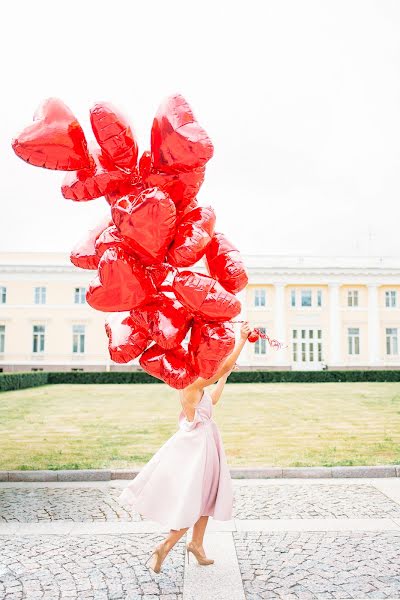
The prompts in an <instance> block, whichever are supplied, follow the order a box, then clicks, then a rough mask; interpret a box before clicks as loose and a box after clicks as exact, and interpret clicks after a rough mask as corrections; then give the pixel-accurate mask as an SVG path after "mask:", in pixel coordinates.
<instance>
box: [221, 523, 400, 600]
mask: <svg viewBox="0 0 400 600" xmlns="http://www.w3.org/2000/svg"><path fill="white" fill-rule="evenodd" d="M233 537H234V540H235V545H236V551H237V555H238V560H239V566H240V572H241V574H242V581H243V585H244V590H245V594H246V600H261V599H264V598H284V600H291V599H296V600H297V599H300V598H301V599H302V600H306V599H314V598H318V599H322V598H358V599H360V598H361V599H363V598H400V531H398V532H394V531H393V532H391V531H390V532H387V531H385V532H329V533H325V532H321V533H320V532H318V533H310V532H301V533H297V532H296V533H295V532H290V533H286V532H285V533H270V534H266V533H259V532H246V533H238V532H234V533H233Z"/></svg>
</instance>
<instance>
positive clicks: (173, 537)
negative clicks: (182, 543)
mask: <svg viewBox="0 0 400 600" xmlns="http://www.w3.org/2000/svg"><path fill="white" fill-rule="evenodd" d="M188 529H189V527H183V529H171V530H170V532H169V534H168V535H167V537H166V538H165V540H164V541H163V542H161V544H160V546H162V547H163V550H164V552H165V553H166V554H167V553H168V552H169V551H170V550H171V548H173V547H174V546H175V544H176V542H179V540H180V539H181V537H182V536H183V535H185V533H186V532H187V530H188Z"/></svg>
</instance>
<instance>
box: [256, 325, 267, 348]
mask: <svg viewBox="0 0 400 600" xmlns="http://www.w3.org/2000/svg"><path fill="white" fill-rule="evenodd" d="M257 329H259V330H260V332H261V333H267V330H266V328H265V327H257ZM254 354H267V340H266V339H263V338H261V337H259V338H258V340H257V341H256V343H255V344H254Z"/></svg>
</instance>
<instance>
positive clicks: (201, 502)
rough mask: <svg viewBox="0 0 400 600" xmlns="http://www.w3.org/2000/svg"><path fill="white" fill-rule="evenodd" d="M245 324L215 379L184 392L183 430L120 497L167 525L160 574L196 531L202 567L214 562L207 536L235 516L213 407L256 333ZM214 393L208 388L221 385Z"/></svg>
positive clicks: (158, 556)
mask: <svg viewBox="0 0 400 600" xmlns="http://www.w3.org/2000/svg"><path fill="white" fill-rule="evenodd" d="M250 331H251V330H250V327H249V325H248V323H247V322H246V321H245V322H244V323H243V324H242V327H241V330H240V338H239V340H238V341H237V342H236V344H235V348H234V350H233V352H232V353H231V354H230V355H229V356H228V358H226V359H225V361H224V362H223V363H222V365H221V366H220V368H219V369H218V371H217V373H215V375H214V377H212V378H211V379H203V378H202V377H199V378H197V379H196V380H195V381H194V383H192V384H191V385H188V386H187V387H186V388H184V389H183V390H181V391H180V401H181V404H182V411H181V413H180V415H179V429H178V431H177V432H176V433H175V434H174V435H173V436H172V437H171V438H169V440H167V441H166V442H165V444H164V445H163V446H161V448H160V449H159V450H158V451H157V452H156V453H155V454H154V455H153V456H152V458H151V459H150V460H149V462H148V463H147V464H146V465H145V466H144V467H143V468H142V469H141V471H140V472H139V474H138V475H137V476H136V477H135V479H134V480H133V481H132V483H130V484H129V485H128V486H127V487H126V488H125V489H124V491H123V492H122V494H121V495H120V498H119V499H120V501H121V502H123V503H126V504H127V505H128V506H131V507H133V508H134V509H135V510H136V511H137V512H139V514H141V515H142V516H144V517H147V518H149V519H152V520H154V521H158V522H159V523H161V524H163V525H166V526H167V527H168V528H169V529H170V532H169V534H168V536H167V537H166V538H165V540H163V542H161V544H159V545H158V546H157V547H156V548H155V549H154V550H153V552H152V554H151V557H150V558H153V560H152V562H151V565H150V568H151V569H152V570H153V571H154V572H155V573H159V572H160V568H161V564H162V562H163V560H164V559H165V557H166V556H167V554H168V552H169V551H170V550H171V548H173V546H174V545H175V544H176V543H177V542H178V541H179V540H180V538H181V537H182V536H183V535H184V534H185V533H186V531H187V530H188V529H189V528H190V527H193V535H192V541H191V542H189V543H188V544H187V546H186V551H187V557H188V560H189V552H192V553H193V554H194V556H195V557H196V558H197V561H198V562H199V564H201V565H209V564H212V563H213V562H214V561H213V560H212V559H208V558H207V557H206V555H205V552H204V548H203V538H204V533H205V530H206V527H207V523H208V518H209V516H213V517H214V518H215V519H218V520H221V521H227V520H229V519H231V518H232V507H233V488H232V481H231V476H230V472H229V468H228V464H227V461H226V456H225V452H224V447H223V443H222V438H221V434H220V432H219V429H218V427H217V424H216V423H215V421H214V420H213V419H212V406H213V405H214V404H216V403H217V402H218V400H219V398H220V396H221V394H222V390H223V389H224V385H225V382H226V380H227V378H228V376H229V373H230V372H231V371H232V369H233V368H234V366H235V363H236V360H237V358H238V356H239V354H240V353H241V351H242V349H243V347H244V345H245V343H246V340H247V338H248V336H249V334H250ZM217 381H218V383H217V385H216V386H215V387H214V388H213V390H212V391H211V392H208V391H207V390H206V389H205V388H206V387H207V386H209V385H211V384H213V383H215V382H217Z"/></svg>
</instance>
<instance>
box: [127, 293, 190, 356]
mask: <svg viewBox="0 0 400 600" xmlns="http://www.w3.org/2000/svg"><path fill="white" fill-rule="evenodd" d="M131 316H132V319H133V321H134V322H135V323H136V325H137V326H138V327H141V328H142V329H145V330H146V331H148V333H149V335H150V337H151V338H152V339H153V340H154V341H155V342H156V343H157V344H158V345H159V346H161V347H162V348H164V349H166V350H169V349H170V348H174V347H175V346H178V345H179V344H180V343H181V342H182V341H183V339H184V338H185V336H186V334H187V332H188V331H189V329H190V325H191V323H192V317H191V315H190V314H189V313H188V311H187V310H186V308H184V307H183V306H182V304H181V303H180V302H179V300H176V298H175V299H173V298H168V297H167V296H165V295H164V294H162V293H160V294H158V295H157V296H156V297H154V298H153V299H152V300H151V301H150V302H147V303H146V304H145V305H144V306H142V307H140V308H137V309H135V310H132V311H131Z"/></svg>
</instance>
